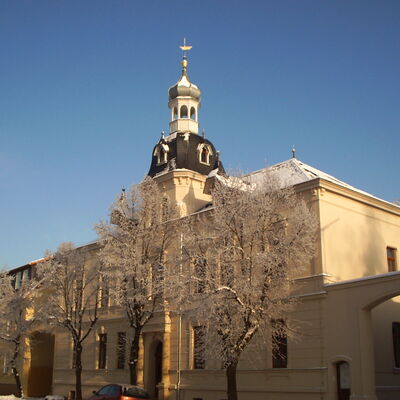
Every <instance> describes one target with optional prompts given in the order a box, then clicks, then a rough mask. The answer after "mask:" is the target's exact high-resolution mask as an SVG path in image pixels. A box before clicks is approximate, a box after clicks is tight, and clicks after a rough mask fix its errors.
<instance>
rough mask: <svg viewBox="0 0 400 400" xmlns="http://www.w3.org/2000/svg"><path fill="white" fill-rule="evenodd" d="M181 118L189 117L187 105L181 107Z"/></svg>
mask: <svg viewBox="0 0 400 400" xmlns="http://www.w3.org/2000/svg"><path fill="white" fill-rule="evenodd" d="M181 118H188V109H187V107H186V106H182V107H181Z"/></svg>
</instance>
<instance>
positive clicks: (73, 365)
mask: <svg viewBox="0 0 400 400" xmlns="http://www.w3.org/2000/svg"><path fill="white" fill-rule="evenodd" d="M71 349H72V363H71V368H72V369H75V367H76V352H75V346H74V341H73V340H72V342H71Z"/></svg>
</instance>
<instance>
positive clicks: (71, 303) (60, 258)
mask: <svg viewBox="0 0 400 400" xmlns="http://www.w3.org/2000/svg"><path fill="white" fill-rule="evenodd" d="M48 257H49V260H48V261H47V262H46V263H45V265H44V266H43V267H42V268H40V270H38V272H41V273H43V274H44V276H45V279H44V290H45V292H46V296H47V298H46V306H45V313H46V316H47V319H48V322H49V323H50V324H51V325H54V326H56V327H59V328H62V329H65V330H67V331H68V333H69V335H70V337H71V339H72V343H73V367H74V369H75V396H76V397H75V398H76V400H82V381H81V376H82V351H83V346H84V342H85V340H86V339H87V337H88V336H89V335H90V333H91V332H92V331H93V329H94V327H95V325H96V323H97V320H98V309H99V294H100V290H101V282H102V271H101V267H100V264H99V263H98V262H96V259H95V258H94V256H93V254H91V253H90V252H89V250H88V249H85V248H75V247H74V246H73V244H72V243H62V244H61V245H60V246H59V248H58V250H57V251H56V252H55V253H54V254H50V255H48Z"/></svg>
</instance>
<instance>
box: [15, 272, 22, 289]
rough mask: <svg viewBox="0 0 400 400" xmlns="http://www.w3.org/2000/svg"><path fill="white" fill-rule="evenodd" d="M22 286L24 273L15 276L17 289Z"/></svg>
mask: <svg viewBox="0 0 400 400" xmlns="http://www.w3.org/2000/svg"><path fill="white" fill-rule="evenodd" d="M21 285H22V271H19V272H17V275H16V276H15V289H19V288H20V287H21Z"/></svg>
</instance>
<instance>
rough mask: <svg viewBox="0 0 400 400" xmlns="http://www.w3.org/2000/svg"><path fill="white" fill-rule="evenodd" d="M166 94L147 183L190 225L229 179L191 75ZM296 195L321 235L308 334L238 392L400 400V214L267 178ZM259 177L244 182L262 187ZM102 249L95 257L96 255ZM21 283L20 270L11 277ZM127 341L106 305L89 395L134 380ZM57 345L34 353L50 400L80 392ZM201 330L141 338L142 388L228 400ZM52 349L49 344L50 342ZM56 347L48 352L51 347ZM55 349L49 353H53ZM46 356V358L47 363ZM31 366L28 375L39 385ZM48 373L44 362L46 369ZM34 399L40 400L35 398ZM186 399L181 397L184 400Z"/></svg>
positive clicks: (313, 184) (65, 346) (60, 338)
mask: <svg viewBox="0 0 400 400" xmlns="http://www.w3.org/2000/svg"><path fill="white" fill-rule="evenodd" d="M187 68H188V62H187V59H186V55H184V57H183V61H182V74H181V77H180V78H179V80H178V82H177V83H176V84H175V85H174V86H172V87H171V88H170V89H169V102H168V107H169V108H170V110H171V118H170V123H169V125H170V132H169V134H168V135H165V134H163V135H162V137H161V138H160V139H159V141H158V142H157V143H156V145H155V146H154V149H153V152H152V162H151V166H150V170H149V173H148V174H149V175H150V176H152V177H153V178H154V179H155V180H156V181H157V182H158V184H159V185H160V188H161V189H162V191H163V192H164V193H166V194H167V195H168V196H169V197H170V198H171V199H172V200H173V201H174V202H176V204H177V205H178V207H179V210H180V213H181V215H182V216H184V215H188V214H191V213H194V212H198V211H199V210H203V211H204V212H207V206H208V205H209V204H210V203H212V197H211V195H210V194H209V190H208V185H209V184H210V182H211V181H212V179H213V177H215V175H216V174H224V169H223V166H222V163H221V160H220V157H219V153H218V151H217V150H216V149H215V147H214V146H213V144H212V142H211V141H210V140H208V139H206V138H204V136H203V135H199V129H198V124H199V123H198V118H199V115H198V112H199V108H200V103H201V99H200V95H201V92H200V89H199V88H198V87H197V86H196V85H195V84H193V83H192V82H191V81H190V79H189V77H188V73H187ZM268 170H269V173H271V174H276V175H277V176H278V177H279V178H280V179H281V180H282V181H283V182H285V183H286V184H288V185H293V186H294V187H295V189H296V191H297V192H299V193H302V194H303V195H304V197H305V198H306V199H307V201H308V203H309V204H310V206H311V207H312V208H313V210H314V212H315V214H316V216H317V219H318V226H319V237H318V243H317V252H316V254H315V258H314V261H313V262H312V263H311V264H310V265H309V267H308V269H307V271H306V272H304V273H303V274H302V275H301V276H299V277H298V278H297V283H298V287H299V289H298V294H299V298H300V299H301V301H300V304H299V306H298V308H297V310H296V312H295V317H296V318H297V319H299V320H301V321H304V324H303V332H302V334H299V337H298V338H297V340H295V341H288V342H287V343H286V345H285V346H284V348H282V352H284V354H283V357H281V359H280V360H276V359H275V360H274V359H273V356H272V352H271V350H270V349H267V348H266V349H265V354H263V356H262V357H261V358H260V359H259V360H257V362H256V363H252V362H250V360H248V359H246V358H244V359H243V360H242V362H241V364H240V365H239V372H238V389H239V392H240V398H242V399H246V400H261V399H265V398H271V399H277V400H278V399H296V400H301V399H304V400H312V399H319V400H320V399H324V400H342V399H343V400H344V399H349V398H351V399H353V400H356V399H360V400H361V399H363V400H376V399H379V400H389V399H396V398H399V396H400V313H399V311H400V304H399V303H400V297H398V296H400V272H399V271H398V267H399V264H398V259H397V249H398V248H399V247H400V207H399V206H397V205H395V204H392V203H389V202H387V201H384V200H381V199H378V198H376V197H374V196H372V195H370V194H368V193H365V192H363V191H361V190H358V189H356V188H354V187H352V186H350V185H348V184H346V183H344V182H342V181H340V180H338V179H336V178H334V177H333V176H330V175H328V174H326V173H324V172H322V171H319V170H317V169H315V168H313V167H311V166H308V165H306V164H304V163H303V162H301V161H300V160H298V159H296V158H295V157H293V158H291V159H289V160H287V161H284V162H282V163H279V164H277V165H274V166H272V167H269V168H268ZM261 175H262V171H255V172H253V173H250V174H249V175H248V176H247V179H248V180H250V181H251V182H255V183H256V182H257V181H258V180H259V179H260V176H261ZM97 248H98V247H97V244H91V245H89V246H87V251H88V252H91V253H93V257H95V253H96V250H97ZM14 272H18V269H16V270H14ZM128 332H129V329H128V326H127V324H126V321H125V319H124V315H123V314H122V313H121V310H119V309H118V308H117V307H115V306H112V305H110V304H108V303H105V304H103V308H102V310H101V321H100V323H99V324H98V325H97V330H96V332H94V333H93V334H92V335H91V337H90V338H89V339H88V342H87V343H86V349H85V351H84V356H83V365H84V372H83V379H82V380H83V383H84V385H83V389H84V393H85V394H86V395H88V394H90V393H91V391H92V390H93V389H96V388H98V387H100V386H102V385H104V384H106V383H110V382H126V381H127V380H128V370H127V365H126V356H125V351H127V350H126V349H125V350H124V349H123V346H122V345H121V343H124V340H125V339H127V338H128V340H129V333H128ZM48 334H49V335H54V336H51V337H54V338H55V345H54V346H55V347H54V359H53V360H52V365H51V366H50V365H49V360H48V359H46V357H45V356H43V354H46V353H45V352H38V351H36V350H35V346H33V347H32V349H31V350H29V348H28V349H27V351H28V353H29V351H31V354H34V355H35V354H36V355H37V359H36V360H37V361H35V362H36V365H40V364H41V363H42V364H46V368H48V369H51V370H52V391H53V393H57V394H67V393H68V392H69V391H70V390H73V384H74V373H73V370H72V369H71V367H72V363H73V360H72V352H71V346H72V344H71V341H70V339H69V337H68V334H67V333H65V332H62V331H52V332H50V333H48ZM195 336H196V333H195V330H194V329H193V327H191V326H190V325H189V324H188V323H185V322H183V324H182V326H181V325H180V324H179V323H178V320H177V318H176V317H175V316H174V315H173V314H172V313H163V314H159V315H157V316H156V317H155V318H153V320H152V321H151V322H150V323H149V324H148V325H146V327H145V329H144V332H143V335H142V345H141V357H140V365H139V375H138V379H139V383H141V384H143V385H144V386H145V387H146V388H147V390H148V391H149V392H150V393H151V394H152V395H153V396H154V397H156V396H157V398H158V399H159V400H161V399H165V400H166V399H171V400H172V399H177V398H179V399H180V400H221V399H224V398H226V395H225V375H224V371H222V370H220V369H218V368H209V366H206V367H207V368H204V364H201V363H200V364H199V363H197V362H196V359H195V354H194V351H193V347H194V341H195ZM49 337H50V336H49ZM49 337H47V339H48V340H49V341H51V340H52V339H51V338H50V339H49ZM47 343H50V342H47ZM39 353H40V354H42V355H41V356H40V354H39ZM34 359H35V357H34V356H32V357H30V359H29V358H28V359H27V361H25V364H26V365H25V369H24V370H25V373H26V374H27V376H29V374H32V373H33V372H32V369H33V368H34V365H35V363H34V362H33V361H32V360H34ZM42 361H43V362H42ZM29 385H30V384H29V379H28V387H27V392H28V393H27V394H28V395H41V394H45V393H41V392H40V390H44V388H41V389H40V390H38V389H37V388H34V386H32V387H30V386H29ZM178 393H179V396H178Z"/></svg>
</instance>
